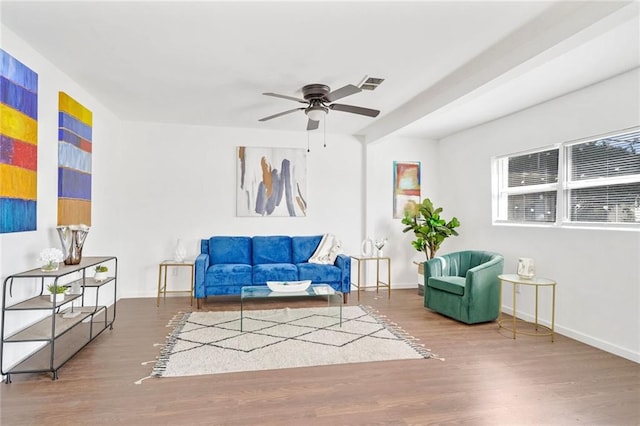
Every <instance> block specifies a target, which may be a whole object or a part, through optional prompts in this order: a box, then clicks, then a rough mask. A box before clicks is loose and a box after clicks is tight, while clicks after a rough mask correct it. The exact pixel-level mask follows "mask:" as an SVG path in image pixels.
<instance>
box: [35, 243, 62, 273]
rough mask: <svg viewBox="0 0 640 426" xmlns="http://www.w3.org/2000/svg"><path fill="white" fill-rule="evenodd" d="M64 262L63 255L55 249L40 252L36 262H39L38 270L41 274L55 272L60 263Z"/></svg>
mask: <svg viewBox="0 0 640 426" xmlns="http://www.w3.org/2000/svg"><path fill="white" fill-rule="evenodd" d="M63 260H64V255H63V254H62V252H61V251H60V250H58V249H57V248H47V249H44V250H42V251H41V252H40V256H39V257H38V261H39V262H40V270H41V271H42V272H54V271H57V270H58V268H59V266H60V262H62V261H63Z"/></svg>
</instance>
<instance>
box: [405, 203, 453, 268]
mask: <svg viewBox="0 0 640 426" xmlns="http://www.w3.org/2000/svg"><path fill="white" fill-rule="evenodd" d="M442 211H443V209H442V207H438V208H434V206H433V202H432V201H431V200H430V199H429V198H425V199H424V200H422V203H420V204H417V205H416V208H415V210H414V211H408V212H406V213H405V216H404V218H403V219H402V224H403V225H406V226H405V228H404V229H403V230H402V232H409V231H412V232H413V234H414V235H415V236H416V239H415V240H413V241H412V242H411V245H413V247H414V248H415V249H416V250H417V251H421V252H424V254H425V256H426V257H427V260H429V259H433V257H435V255H436V252H437V251H438V249H440V246H441V245H442V243H443V242H444V240H445V239H447V238H449V237H451V236H457V235H458V232H457V231H456V230H455V228H457V227H459V226H460V221H459V220H458V218H456V217H455V216H454V217H453V218H452V219H451V220H449V221H447V220H446V219H443V218H442V217H440V214H441V213H442Z"/></svg>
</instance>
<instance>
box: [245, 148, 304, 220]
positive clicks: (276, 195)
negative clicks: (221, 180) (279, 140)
mask: <svg viewBox="0 0 640 426" xmlns="http://www.w3.org/2000/svg"><path fill="white" fill-rule="evenodd" d="M237 181H238V183H237V191H236V209H237V213H236V214H237V215H238V216H292V217H293V216H306V214H307V151H306V150H305V149H295V148H253V147H246V146H240V147H238V167H237Z"/></svg>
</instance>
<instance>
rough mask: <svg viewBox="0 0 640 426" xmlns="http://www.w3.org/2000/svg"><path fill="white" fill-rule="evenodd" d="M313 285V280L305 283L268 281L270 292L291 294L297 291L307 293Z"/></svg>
mask: <svg viewBox="0 0 640 426" xmlns="http://www.w3.org/2000/svg"><path fill="white" fill-rule="evenodd" d="M310 285H311V280H304V281H267V287H269V290H271V291H276V292H281V293H290V292H296V291H305V290H306V289H308V288H309V286H310Z"/></svg>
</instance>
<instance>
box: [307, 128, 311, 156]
mask: <svg viewBox="0 0 640 426" xmlns="http://www.w3.org/2000/svg"><path fill="white" fill-rule="evenodd" d="M307 152H311V150H309V132H307Z"/></svg>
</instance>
